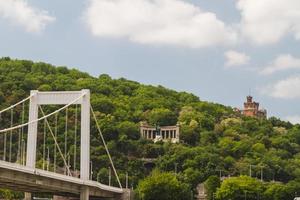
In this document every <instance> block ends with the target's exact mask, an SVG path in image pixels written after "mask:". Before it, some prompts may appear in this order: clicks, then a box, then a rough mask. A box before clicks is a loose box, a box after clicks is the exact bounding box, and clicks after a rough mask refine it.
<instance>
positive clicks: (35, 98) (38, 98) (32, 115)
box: [26, 89, 91, 200]
mask: <svg viewBox="0 0 300 200" xmlns="http://www.w3.org/2000/svg"><path fill="white" fill-rule="evenodd" d="M80 97H81V98H80ZM76 99H78V100H77V101H75V102H73V101H74V100H76ZM70 102H73V103H72V104H77V105H81V133H80V134H81V139H80V141H81V142H80V179H82V180H84V181H87V180H89V176H90V109H91V107H90V106H91V105H90V90H87V89H83V90H81V91H65V92H40V91H38V90H32V91H31V98H30V104H29V121H30V122H33V123H31V124H29V125H28V139H27V155H26V166H27V167H30V168H32V169H35V166H36V146H37V132H38V121H37V120H38V107H39V106H40V105H68V104H70ZM88 199H89V190H88V188H87V187H83V188H82V189H81V195H80V200H88Z"/></svg>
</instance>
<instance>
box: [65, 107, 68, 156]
mask: <svg viewBox="0 0 300 200" xmlns="http://www.w3.org/2000/svg"><path fill="white" fill-rule="evenodd" d="M67 149H68V108H66V116H65V149H64V151H65V154H64V155H65V158H67Z"/></svg>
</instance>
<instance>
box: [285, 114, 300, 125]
mask: <svg viewBox="0 0 300 200" xmlns="http://www.w3.org/2000/svg"><path fill="white" fill-rule="evenodd" d="M285 120H287V121H289V122H291V123H292V124H300V115H293V116H287V117H285Z"/></svg>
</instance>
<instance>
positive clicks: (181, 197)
mask: <svg viewBox="0 0 300 200" xmlns="http://www.w3.org/2000/svg"><path fill="white" fill-rule="evenodd" d="M189 191H190V190H189V187H188V185H187V184H184V183H182V182H180V181H178V179H177V178H176V176H175V175H174V174H172V173H166V172H159V171H157V170H155V171H154V172H152V174H151V175H150V176H149V177H146V178H145V179H144V180H143V181H141V182H140V183H139V185H138V187H137V194H138V198H139V199H142V200H157V199H159V200H189V199H191V197H190V192H189Z"/></svg>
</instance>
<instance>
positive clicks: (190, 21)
mask: <svg viewBox="0 0 300 200" xmlns="http://www.w3.org/2000/svg"><path fill="white" fill-rule="evenodd" d="M84 20H85V22H86V24H87V25H88V28H89V30H90V31H91V33H92V34H93V35H94V36H98V37H111V38H127V39H129V40H130V41H133V42H136V43H140V44H152V45H172V46H185V47H190V48H201V47H209V46H215V45H228V44H234V43H235V42H236V41H237V35H236V33H235V31H234V30H233V29H232V28H231V27H230V26H227V25H226V24H225V23H224V22H222V21H221V20H220V19H218V18H217V16H216V15H215V14H214V13H212V12H206V11H203V10H202V9H201V8H199V7H197V6H195V5H193V4H191V3H188V2H186V1H183V0H90V1H89V5H88V7H87V9H86V10H85V12H84Z"/></svg>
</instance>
